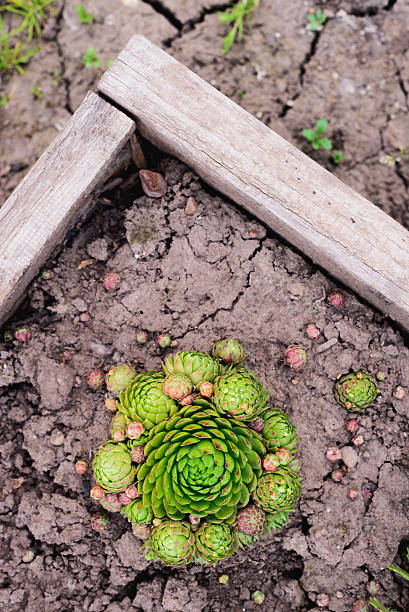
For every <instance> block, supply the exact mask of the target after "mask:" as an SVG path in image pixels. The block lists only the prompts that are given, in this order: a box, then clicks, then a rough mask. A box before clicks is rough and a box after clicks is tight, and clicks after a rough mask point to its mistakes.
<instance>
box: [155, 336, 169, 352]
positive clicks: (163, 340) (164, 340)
mask: <svg viewBox="0 0 409 612" xmlns="http://www.w3.org/2000/svg"><path fill="white" fill-rule="evenodd" d="M171 342H172V338H171V337H170V336H169V334H160V335H159V336H158V337H157V338H156V344H157V345H158V346H159V348H161V349H166V348H168V347H169V346H170V345H171Z"/></svg>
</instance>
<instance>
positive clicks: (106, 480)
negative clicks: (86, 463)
mask: <svg viewBox="0 0 409 612" xmlns="http://www.w3.org/2000/svg"><path fill="white" fill-rule="evenodd" d="M92 468H93V470H94V477H95V480H96V481H97V483H98V484H99V485H100V486H101V487H102V488H103V489H104V490H105V491H107V493H120V492H121V491H125V489H126V487H129V486H130V485H131V484H132V483H133V482H134V480H135V477H136V468H135V466H134V465H133V463H132V461H131V455H130V453H129V450H128V448H127V446H126V445H125V444H123V443H122V442H118V443H116V442H112V441H109V442H106V443H105V444H103V445H102V446H100V447H99V449H98V450H97V452H96V454H95V457H94V461H93V462H92Z"/></svg>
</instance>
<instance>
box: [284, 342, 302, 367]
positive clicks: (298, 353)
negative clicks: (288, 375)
mask: <svg viewBox="0 0 409 612" xmlns="http://www.w3.org/2000/svg"><path fill="white" fill-rule="evenodd" d="M284 357H285V362H286V364H287V365H289V366H290V368H291V369H292V370H302V368H304V367H305V365H306V363H307V351H306V350H305V348H303V347H302V346H300V345H299V344H290V346H288V347H287V348H286V349H285V351H284Z"/></svg>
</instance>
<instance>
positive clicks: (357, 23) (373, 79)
mask: <svg viewBox="0 0 409 612" xmlns="http://www.w3.org/2000/svg"><path fill="white" fill-rule="evenodd" d="M76 4H77V2H74V1H72V0H65V1H63V2H59V3H56V5H58V6H57V11H56V14H55V16H54V17H53V18H51V19H50V21H49V23H48V24H46V26H45V38H46V40H42V41H41V42H40V53H39V55H37V56H36V57H35V58H34V60H32V62H31V64H30V66H29V69H28V72H27V74H26V75H25V76H12V77H10V78H8V79H7V81H4V82H3V83H2V85H1V87H2V88H4V90H3V89H1V91H0V97H1V96H2V95H4V93H7V92H11V94H12V95H11V100H10V102H9V103H8V104H7V105H5V106H4V107H2V108H1V109H0V113H1V114H0V127H1V140H0V192H1V197H0V200H1V201H3V200H4V199H5V198H6V197H7V196H8V194H9V193H10V192H11V190H12V189H13V188H14V187H15V186H16V185H17V184H18V182H19V181H20V180H21V178H22V176H23V174H24V173H25V172H26V170H27V169H28V168H29V167H30V166H31V165H32V163H34V161H35V160H36V159H37V158H38V157H39V155H40V154H41V152H42V151H43V150H44V149H45V148H46V147H47V146H48V144H49V142H50V141H51V140H52V138H53V137H54V136H55V134H56V133H57V132H58V131H59V130H60V129H61V127H62V126H63V125H64V123H65V121H66V120H67V119H68V118H69V116H70V114H71V113H72V111H73V110H75V108H76V107H77V106H78V105H79V104H80V102H81V100H82V98H83V97H84V95H85V93H86V91H87V89H89V88H92V87H93V85H94V84H95V82H96V80H97V79H98V77H99V73H98V70H97V69H86V68H84V67H83V65H82V61H81V56H82V54H83V53H84V52H85V51H86V49H87V48H88V47H90V46H94V47H95V49H96V50H97V52H98V56H99V57H100V58H101V60H102V64H103V66H105V65H106V62H107V61H108V60H109V59H111V58H112V57H115V56H116V55H117V54H118V53H119V51H120V50H121V48H123V47H124V45H125V44H126V42H127V41H128V39H129V38H130V37H131V36H132V35H133V34H134V33H143V34H144V35H145V36H147V37H148V38H151V39H152V40H153V41H154V42H156V43H157V44H159V45H162V46H163V47H164V48H166V49H167V50H168V51H169V52H170V53H172V54H173V55H175V57H177V58H178V59H179V60H180V61H182V62H183V63H185V64H186V65H187V66H189V67H190V68H191V69H192V70H194V71H195V72H197V73H198V74H199V75H200V76H202V77H203V78H204V79H206V80H208V81H209V82H211V83H212V84H213V85H215V86H216V87H217V88H219V89H220V90H221V91H222V92H223V93H225V94H226V95H228V96H229V97H231V98H233V99H234V100H235V101H236V102H237V103H239V104H241V105H242V106H243V107H245V108H246V109H247V110H248V111H249V112H251V113H253V114H255V115H256V116H257V117H258V118H259V119H260V120H262V121H264V122H265V123H266V124H267V125H270V126H271V127H272V128H273V129H275V130H276V131H277V132H279V133H280V134H281V135H282V136H284V137H285V138H286V139H288V140H290V141H291V142H293V143H294V144H296V145H297V146H298V147H301V148H302V149H303V150H304V151H305V152H308V153H311V151H309V150H308V148H307V146H306V143H305V142H303V141H302V138H301V137H300V132H301V130H302V129H303V128H306V127H313V125H314V124H315V122H316V120H317V119H318V118H320V117H322V116H325V117H327V118H328V120H329V128H328V136H329V137H330V138H332V139H333V141H334V143H335V144H336V148H337V149H342V150H343V151H344V155H345V161H344V162H342V163H341V164H340V165H338V166H335V165H334V164H332V163H331V161H330V159H329V156H328V154H326V153H324V154H323V153H320V152H318V153H315V154H314V155H315V159H316V160H317V161H318V162H319V163H321V164H323V165H324V166H326V167H328V168H329V169H330V170H331V171H333V172H334V173H336V174H337V175H338V176H339V177H340V178H341V179H342V180H343V181H345V182H346V183H348V184H350V185H351V186H352V187H353V188H355V189H356V190H357V191H359V192H360V193H362V194H363V195H364V196H366V197H368V198H369V199H370V200H372V201H373V202H374V203H375V204H377V205H379V206H381V207H382V208H383V209H384V210H385V211H386V212H388V213H389V214H391V215H392V216H394V217H395V218H396V219H397V220H398V221H399V222H401V223H403V224H404V225H406V226H408V225H409V213H408V193H407V186H408V181H409V162H408V160H407V159H406V158H405V155H404V154H403V153H402V149H405V148H406V147H408V145H409V143H408V133H409V115H408V91H409V70H408V65H409V64H408V60H409V50H408V46H407V23H408V20H409V3H408V1H407V0H396V1H393V0H390V1H389V2H386V0H384V1H383V2H382V1H380V0H379V1H377V0H367V1H363V2H355V1H352V0H351V1H348V0H346V1H342V0H339V1H333V2H317V3H316V6H319V5H321V7H322V8H325V12H326V13H327V14H328V20H327V23H326V25H325V27H324V28H323V30H322V31H321V32H319V33H311V32H309V31H308V30H307V29H306V26H305V24H306V15H307V12H308V10H309V8H310V5H309V4H308V3H307V2H304V1H301V0H294V1H293V2H291V3H286V4H284V5H282V4H280V5H279V4H278V3H275V2H268V1H267V0H265V1H264V2H263V1H262V2H261V3H260V7H259V9H258V10H257V11H256V12H255V13H254V16H253V20H252V27H251V29H249V30H248V31H247V32H246V36H245V38H244V40H243V43H241V44H237V45H235V46H234V47H233V49H232V51H231V52H230V53H229V54H228V55H227V56H226V57H222V56H221V55H220V45H221V38H222V36H223V35H224V29H223V27H222V26H221V25H220V24H219V23H218V15H217V11H218V10H220V9H222V8H223V7H225V6H227V5H228V4H227V3H224V4H223V3H222V2H217V1H215V0H200V1H195V2H193V1H191V0H160V1H159V0H157V1H156V0H150V1H142V0H121V1H118V2H117V3H116V5H115V10H113V8H112V3H111V2H108V1H107V0H99V1H98V2H97V1H96V0H90V1H89V2H87V3H84V4H85V5H86V8H87V10H90V11H91V12H93V14H94V16H95V22H94V23H93V24H92V25H82V26H80V25H79V24H78V22H77V18H76V13H75V6H76ZM34 86H36V87H39V86H41V88H42V90H43V93H44V97H43V98H42V99H41V100H37V99H36V100H34V99H33V96H32V95H31V94H30V93H29V89H30V88H31V87H34ZM148 154H149V156H150V158H151V160H152V167H156V168H157V169H158V170H159V171H161V172H162V173H163V174H164V176H165V177H166V180H167V183H168V186H169V189H168V192H167V194H166V195H165V196H164V197H162V198H161V199H159V200H154V201H153V200H152V199H150V198H148V197H146V196H145V195H143V193H142V191H141V188H140V183H139V181H138V179H137V175H136V170H135V168H132V166H130V167H129V168H128V169H127V170H126V171H125V173H124V174H123V175H122V176H121V177H120V178H119V179H118V180H116V186H115V188H109V189H107V190H105V191H104V192H103V193H102V194H101V195H100V196H98V199H97V205H96V208H95V212H94V213H93V215H92V216H91V217H90V218H89V219H88V220H87V221H86V222H85V223H84V224H83V225H82V226H81V227H77V228H76V229H75V231H72V232H70V235H69V236H68V237H67V240H66V243H65V245H64V247H63V248H61V250H60V252H59V253H58V254H57V255H56V256H55V258H54V259H52V260H50V261H49V262H48V263H47V265H46V267H47V268H49V269H51V270H52V273H53V274H52V278H51V279H49V280H45V279H43V278H42V277H38V278H37V279H36V280H34V281H33V283H32V284H31V285H30V287H29V290H28V292H27V297H26V299H25V301H24V302H23V304H22V305H21V307H20V308H19V310H18V311H17V312H16V313H15V315H13V319H12V320H11V321H10V323H9V325H8V327H14V326H15V325H17V323H20V322H22V323H26V324H28V325H29V326H30V329H31V331H32V334H33V337H32V339H31V340H30V341H29V342H28V343H26V344H21V343H20V344H19V343H17V342H7V343H5V342H3V341H1V342H0V418H1V422H2V432H3V440H2V443H1V444H0V474H1V479H2V486H1V487H0V489H1V491H0V515H1V525H0V530H1V535H2V539H1V543H0V546H1V555H0V577H1V586H0V605H1V606H2V609H4V610H6V611H7V612H17V611H20V610H28V611H30V612H31V611H32V612H38V611H39V610H50V611H54V610H63V611H71V610H89V611H93V612H99V611H107V612H119V611H123V610H142V611H143V612H162V611H174V612H180V611H182V610H186V611H187V612H196V611H197V612H200V611H202V610H203V611H204V612H218V611H221V610H229V611H232V612H239V611H241V610H255V609H256V608H257V607H258V606H257V605H256V604H254V603H253V602H252V601H251V599H250V594H251V592H252V591H254V590H256V589H261V590H263V591H264V592H265V593H266V601H265V603H264V605H263V606H262V607H261V608H262V609H265V610H274V611H276V612H303V611H306V610H318V609H322V608H318V606H317V596H318V595H319V594H323V593H325V594H327V595H328V598H329V602H328V606H327V608H328V609H329V610H333V611H334V612H347V611H349V610H351V609H352V605H353V602H354V601H355V600H356V599H358V598H360V597H363V598H366V597H367V592H366V584H367V583H368V582H369V581H370V580H371V579H375V580H376V581H377V582H379V584H380V592H379V594H378V598H379V599H380V600H381V601H382V602H384V603H385V605H389V606H394V607H395V608H396V609H397V610H399V611H400V612H402V611H404V610H408V609H409V596H408V591H407V588H406V590H405V585H404V582H403V581H402V580H401V579H399V578H395V577H394V575H393V574H392V573H391V572H389V571H388V570H386V569H385V567H386V565H388V564H390V563H391V562H393V561H395V562H396V563H398V564H401V565H404V563H405V561H404V556H405V555H404V551H405V550H406V545H407V544H408V540H409V535H408V534H409V516H408V500H409V482H408V478H407V474H408V464H409V456H408V444H407V433H408V431H409V423H408V420H409V419H408V408H409V394H406V396H405V397H404V398H403V399H397V398H396V397H395V393H396V388H397V387H398V386H402V387H404V388H406V389H408V388H409V349H408V346H407V339H405V338H404V337H403V336H402V335H401V334H400V332H399V330H397V329H396V328H395V327H393V326H392V325H391V324H390V323H389V321H388V320H387V319H385V317H383V316H382V314H380V313H378V312H376V311H374V310H373V309H372V308H370V307H369V306H368V305H367V304H364V303H362V302H361V301H360V300H359V299H358V298H357V297H356V296H355V295H354V294H352V293H350V292H348V291H346V290H345V289H344V288H342V287H339V286H338V285H336V284H335V283H334V281H333V280H332V279H331V278H329V277H327V276H326V275H325V274H323V273H322V271H320V270H319V269H317V268H316V267H315V266H314V265H313V264H312V263H311V262H310V261H309V260H307V259H306V258H304V257H303V256H302V255H301V254H300V253H298V252H296V251H295V250H294V249H292V248H291V247H289V246H288V245H287V244H285V243H283V242H282V241H281V240H280V239H279V238H278V237H277V236H275V235H274V234H273V233H272V232H270V231H269V230H266V228H265V227H263V226H262V225H261V224H260V223H258V222H257V221H256V220H255V219H253V218H251V217H250V216H248V215H246V214H244V213H243V212H242V211H240V210H239V209H238V207H236V206H235V205H234V204H233V203H231V202H229V201H227V200H226V199H224V198H223V197H221V196H220V195H219V194H217V193H215V192H214V191H213V190H212V189H210V188H209V187H208V186H207V185H206V184H203V183H202V181H201V180H200V179H199V178H198V177H197V176H196V175H195V174H194V173H193V172H192V171H190V170H189V169H188V168H186V167H185V166H184V165H183V164H181V163H180V162H178V161H176V160H173V159H170V158H167V157H162V156H161V155H160V153H158V152H155V151H154V150H149V151H148ZM386 156H390V157H393V158H394V159H395V162H394V163H393V164H390V163H389V164H385V163H381V161H380V160H382V159H383V158H384V157H386ZM189 198H194V200H195V203H196V207H195V206H194V207H193V209H192V208H191V210H190V211H188V212H189V213H190V214H187V213H186V212H185V208H186V205H187V202H188V200H189ZM191 201H192V200H190V202H191ZM87 259H92V260H93V263H92V264H90V265H87V266H85V267H80V268H79V267H78V266H79V264H80V263H81V262H82V261H84V260H87ZM107 269H109V270H114V271H116V272H118V273H119V274H120V276H121V284H120V288H119V289H118V290H117V291H115V292H107V291H105V289H104V287H103V285H102V282H101V280H102V278H103V275H104V273H105V271H106V270H107ZM334 289H341V290H342V291H343V292H344V294H345V297H346V299H345V304H344V306H343V307H342V308H341V309H335V308H333V307H331V306H330V305H329V304H328V303H327V302H326V300H325V299H324V296H325V295H327V294H328V293H329V292H331V291H332V290H334ZM83 313H88V314H89V315H90V317H89V321H81V319H80V317H81V314H83ZM312 322H313V323H315V325H316V326H317V327H318V328H319V330H320V335H319V337H318V339H317V340H316V341H312V340H310V339H308V337H307V336H306V332H305V328H306V325H307V324H308V323H312ZM142 329H143V330H148V332H149V340H148V342H147V344H145V345H139V344H137V342H136V334H137V332H138V331H139V330H142ZM164 331H170V332H171V334H172V337H173V338H174V339H175V340H176V341H177V343H178V347H177V349H184V348H189V347H193V348H195V349H197V350H206V351H208V350H209V349H210V348H211V346H212V344H213V342H214V341H215V340H217V339H219V338H222V337H226V336H227V337H229V336H232V337H237V338H238V339H239V340H240V341H242V342H243V344H244V346H245V348H246V351H247V354H248V366H249V367H250V368H251V369H254V371H255V372H256V374H257V376H258V377H259V378H260V379H261V380H262V382H263V383H264V384H265V385H266V386H267V387H268V388H269V389H270V391H271V394H272V402H273V404H274V405H277V406H280V407H282V408H283V409H285V410H287V411H288V412H289V413H290V415H291V419H292V421H293V423H294V424H295V425H296V427H297V432H298V436H299V438H300V444H299V447H300V461H301V464H302V475H303V491H302V497H301V501H300V503H299V506H298V508H297V511H296V512H295V513H294V514H293V515H292V518H291V520H290V522H289V523H288V524H287V525H286V526H285V528H283V529H282V530H280V531H278V532H277V533H276V534H275V535H274V537H273V538H271V537H268V538H267V537H266V538H264V539H262V540H261V542H259V543H256V544H254V545H253V546H252V547H250V548H247V549H246V550H245V551H240V552H239V553H237V554H235V555H234V556H233V557H231V558H230V559H228V560H227V561H225V562H223V563H221V564H220V565H219V566H217V567H216V568H211V567H200V566H191V567H188V568H187V569H170V568H163V567H161V566H160V565H158V564H152V563H151V562H148V561H146V560H145V558H144V555H143V551H142V550H141V549H140V547H139V544H138V541H137V540H135V538H134V537H133V536H132V534H131V532H130V530H129V528H128V523H127V522H126V520H125V519H123V518H122V517H119V515H111V523H110V526H109V529H108V530H107V531H105V532H103V533H102V534H97V533H95V532H93V531H92V530H91V529H90V526H89V517H90V514H92V513H93V512H95V511H97V506H96V504H95V503H94V502H93V501H92V500H90V498H89V489H90V486H91V482H90V481H89V480H88V479H89V478H90V475H89V473H88V474H87V475H86V476H85V477H80V476H78V475H77V474H76V473H75V471H74V467H73V466H74V463H75V461H76V460H77V459H80V458H82V459H89V458H90V457H91V453H92V452H93V451H94V450H95V449H96V447H97V446H98V445H99V444H100V443H102V442H103V441H104V440H106V438H107V436H108V428H109V421H110V415H109V413H108V412H107V411H106V409H105V407H104V392H103V391H97V392H92V391H90V390H89V389H88V388H87V385H86V382H85V380H86V375H87V373H88V372H89V371H90V370H91V369H93V368H94V367H102V368H104V369H106V370H107V369H109V367H110V366H111V365H113V364H115V363H119V362H123V361H129V362H132V363H133V364H134V365H135V367H137V369H140V370H145V369H151V368H154V369H159V368H160V364H161V361H162V359H163V357H164V355H166V354H168V352H163V351H160V350H159V349H158V348H157V347H156V345H155V337H156V336H157V334H158V333H161V332H164ZM2 338H3V336H2ZM328 341H330V342H329V344H328V345H327V347H328V348H327V350H323V349H321V348H320V347H323V345H324V343H327V342H328ZM291 342H299V343H301V344H303V345H304V346H305V347H306V349H307V352H308V356H309V362H308V365H307V367H306V369H305V370H303V371H302V372H299V373H297V374H295V373H294V372H292V371H291V370H290V369H288V368H285V367H284V365H283V360H282V354H283V349H284V348H285V347H286V346H287V345H288V344H290V343H291ZM177 349H175V350H177ZM324 349H325V347H324ZM350 368H352V369H354V370H357V369H360V368H367V369H369V371H370V372H371V373H372V374H373V375H376V373H377V372H384V373H385V380H383V381H382V382H380V383H379V385H380V387H381V390H382V394H381V395H380V396H379V398H378V399H377V401H376V403H375V405H374V406H373V407H371V408H369V409H367V410H366V411H365V412H364V413H363V414H361V415H359V416H358V417H357V420H358V422H359V430H358V434H362V436H363V438H364V443H363V444H362V445H360V446H354V444H353V443H352V437H353V436H352V434H350V433H349V432H348V431H347V430H346V427H345V425H346V422H347V420H348V418H349V417H350V415H349V414H348V413H347V412H346V411H345V410H343V409H342V408H340V407H339V406H338V405H337V404H336V402H335V400H334V398H333V391H332V386H333V382H334V379H335V378H336V376H337V375H338V374H340V373H343V372H347V371H348V370H349V369H350ZM334 445H335V446H337V447H338V448H340V449H341V451H342V458H343V465H345V467H348V470H346V472H345V475H344V478H343V480H342V482H340V483H335V482H333V481H332V479H331V477H330V474H331V472H332V470H333V469H334V464H333V463H331V462H330V461H328V459H326V456H325V453H326V449H327V448H328V446H334ZM352 488H357V489H358V491H359V494H358V497H357V498H356V499H354V500H351V499H349V497H348V491H350V490H351V489H352ZM27 551H32V552H33V553H34V557H33V555H31V557H33V558H31V557H29V559H30V560H29V561H28V557H27ZM223 573H224V574H228V575H229V578H230V579H229V582H228V583H227V584H226V585H222V584H219V582H218V577H219V576H220V574H223Z"/></svg>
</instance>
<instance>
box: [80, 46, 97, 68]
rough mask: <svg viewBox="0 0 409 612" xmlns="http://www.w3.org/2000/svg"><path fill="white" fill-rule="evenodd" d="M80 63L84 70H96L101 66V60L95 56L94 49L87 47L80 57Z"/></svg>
mask: <svg viewBox="0 0 409 612" xmlns="http://www.w3.org/2000/svg"><path fill="white" fill-rule="evenodd" d="M82 61H83V62H84V66H85V67H86V68H98V67H99V66H101V60H100V59H99V57H98V56H97V52H96V51H95V49H94V47H88V49H87V51H86V53H84V55H83V56H82Z"/></svg>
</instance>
